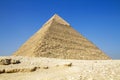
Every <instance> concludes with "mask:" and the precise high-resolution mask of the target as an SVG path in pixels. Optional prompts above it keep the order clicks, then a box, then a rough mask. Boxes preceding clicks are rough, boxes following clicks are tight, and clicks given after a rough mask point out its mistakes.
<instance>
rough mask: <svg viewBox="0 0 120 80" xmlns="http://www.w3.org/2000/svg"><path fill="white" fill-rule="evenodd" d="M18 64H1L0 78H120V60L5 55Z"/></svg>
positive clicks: (35, 79)
mask: <svg viewBox="0 0 120 80" xmlns="http://www.w3.org/2000/svg"><path fill="white" fill-rule="evenodd" d="M0 59H12V60H19V61H20V63H18V64H9V65H0V71H2V70H5V71H4V72H3V73H2V72H1V73H0V80H120V60H74V59H55V58H44V57H39V58H36V57H22V56H18V57H14V56H5V57H2V56H1V57H0Z"/></svg>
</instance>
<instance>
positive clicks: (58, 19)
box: [48, 14, 70, 25]
mask: <svg viewBox="0 0 120 80" xmlns="http://www.w3.org/2000/svg"><path fill="white" fill-rule="evenodd" d="M52 20H55V21H56V22H57V23H60V24H63V25H70V24H69V23H68V22H67V21H65V20H64V19H63V18H61V17H60V16H59V15H58V14H54V15H53V16H52V17H51V18H50V19H49V20H48V22H50V21H52Z"/></svg>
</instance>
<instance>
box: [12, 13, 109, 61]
mask: <svg viewBox="0 0 120 80" xmlns="http://www.w3.org/2000/svg"><path fill="white" fill-rule="evenodd" d="M14 55H16V56H17V55H19V56H35V57H51V58H63V59H86V60H95V59H97V60H98V59H110V58H109V57H108V56H107V55H105V54H104V53H103V52H102V51H101V50H100V49H98V48H97V47H96V46H95V45H94V44H93V43H91V42H90V41H89V40H87V39H86V38H85V37H83V36H82V35H81V34H79V33H78V32H76V31H75V30H74V29H73V28H72V27H71V26H70V24H69V23H67V22H66V21H65V20H63V19H62V18H60V17H59V16H58V15H56V14H55V15H54V16H53V17H52V18H51V19H50V20H48V21H47V22H46V23H45V24H44V25H43V27H42V28H41V29H40V30H38V32H36V33H35V34H34V35H33V36H32V37H31V38H30V39H29V40H28V41H26V42H25V43H24V44H23V45H22V46H21V47H20V48H19V49H18V50H17V51H16V52H15V53H14Z"/></svg>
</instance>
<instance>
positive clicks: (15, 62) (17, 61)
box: [11, 59, 20, 64]
mask: <svg viewBox="0 0 120 80" xmlns="http://www.w3.org/2000/svg"><path fill="white" fill-rule="evenodd" d="M19 63H20V60H13V59H12V60H11V64H19Z"/></svg>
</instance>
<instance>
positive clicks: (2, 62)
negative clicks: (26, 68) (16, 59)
mask: <svg viewBox="0 0 120 80" xmlns="http://www.w3.org/2000/svg"><path fill="white" fill-rule="evenodd" d="M9 64H11V59H1V60H0V65H9Z"/></svg>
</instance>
